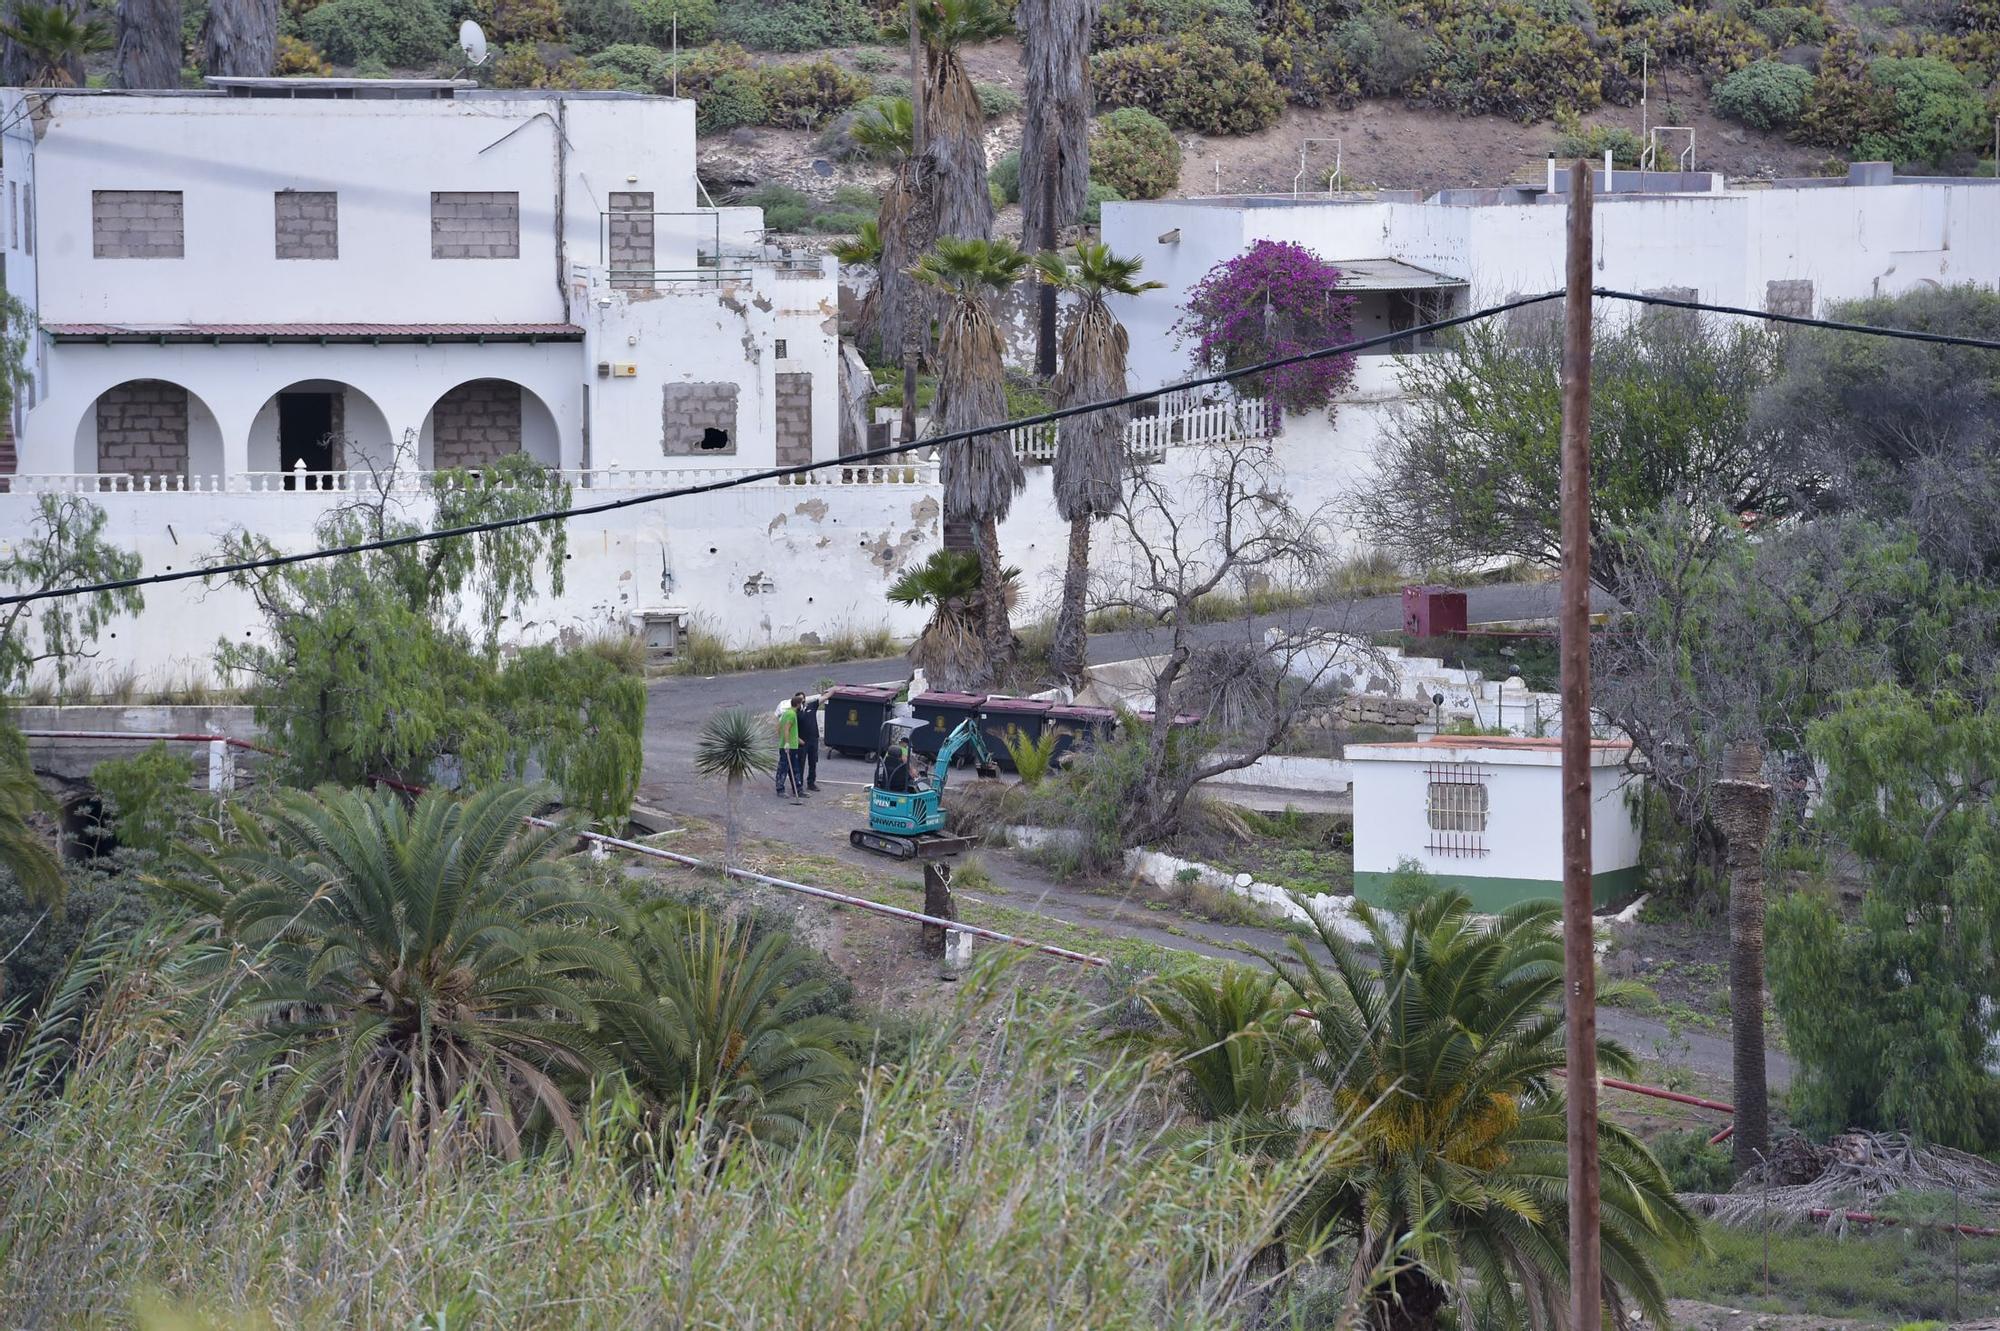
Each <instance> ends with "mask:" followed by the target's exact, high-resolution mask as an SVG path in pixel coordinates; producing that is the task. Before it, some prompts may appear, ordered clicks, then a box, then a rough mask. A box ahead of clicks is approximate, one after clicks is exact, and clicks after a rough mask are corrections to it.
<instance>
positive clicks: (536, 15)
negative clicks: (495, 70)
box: [447, 0, 563, 44]
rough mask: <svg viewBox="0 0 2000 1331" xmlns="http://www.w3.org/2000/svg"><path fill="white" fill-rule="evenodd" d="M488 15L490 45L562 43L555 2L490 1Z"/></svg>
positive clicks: (560, 18)
mask: <svg viewBox="0 0 2000 1331" xmlns="http://www.w3.org/2000/svg"><path fill="white" fill-rule="evenodd" d="M488 12H489V15H490V17H489V18H488V19H487V22H486V30H487V37H488V38H489V39H490V40H492V41H494V42H497V43H503V44H506V43H513V42H555V41H560V40H562V35H563V13H562V5H561V4H560V3H559V2H558V0H492V4H491V6H490V8H489V11H488ZM447 21H449V15H447Z"/></svg>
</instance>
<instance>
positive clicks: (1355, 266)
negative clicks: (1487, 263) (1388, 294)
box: [1333, 259, 1466, 291]
mask: <svg viewBox="0 0 2000 1331" xmlns="http://www.w3.org/2000/svg"><path fill="white" fill-rule="evenodd" d="M1333 266H1334V267H1336V268H1338V269H1339V270H1340V289H1341V290H1342V291H1408V290H1410V289H1412V288H1415V287H1462V286H1465V285H1466V281H1465V279H1464V278H1462V277H1447V276H1446V275H1445V274H1443V273H1438V272H1433V271H1431V270H1430V269H1428V268H1419V267H1417V266H1416V265H1415V264H1413V263H1404V262H1403V261H1402V260H1401V259H1335V260H1333Z"/></svg>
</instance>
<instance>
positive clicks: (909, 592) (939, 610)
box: [889, 550, 1020, 692]
mask: <svg viewBox="0 0 2000 1331" xmlns="http://www.w3.org/2000/svg"><path fill="white" fill-rule="evenodd" d="M1001 576H1002V580H1003V584H1004V586H1005V587H1006V589H1007V591H1008V593H1010V594H1011V593H1012V591H1013V589H1014V586H1015V579H1017V578H1018V577H1019V576H1020V574H1019V572H1018V571H1017V570H1015V569H1011V568H1010V569H1006V570H1004V571H1003V572H1002V575H1001ZM983 585H984V584H983V580H982V576H981V564H980V558H979V556H978V555H976V554H973V553H972V552H971V551H969V550H934V551H932V552H931V557H930V558H929V559H926V560H925V561H924V562H923V563H921V564H918V565H917V566H915V567H914V568H908V569H905V570H903V574H902V576H901V577H899V578H897V579H896V581H895V582H894V583H892V584H891V585H890V587H889V599H890V600H892V601H894V602H895V603H896V604H898V605H909V606H917V607H920V608H922V609H926V610H929V611H930V612H931V617H930V619H929V621H927V622H926V623H925V624H924V627H923V631H922V632H921V633H919V634H918V635H917V640H916V641H915V642H913V643H911V644H910V660H911V661H912V662H913V663H914V664H916V665H918V666H921V667H922V668H923V672H924V675H925V677H926V678H927V679H929V680H930V681H931V686H932V687H933V688H940V689H951V690H956V691H960V692H963V691H965V690H969V689H974V688H977V687H979V686H981V685H984V684H989V683H991V682H992V669H991V661H990V660H989V658H988V655H987V651H986V616H985V611H984V608H983V607H984V601H983V599H982V598H983V594H984V593H983V591H982V588H983Z"/></svg>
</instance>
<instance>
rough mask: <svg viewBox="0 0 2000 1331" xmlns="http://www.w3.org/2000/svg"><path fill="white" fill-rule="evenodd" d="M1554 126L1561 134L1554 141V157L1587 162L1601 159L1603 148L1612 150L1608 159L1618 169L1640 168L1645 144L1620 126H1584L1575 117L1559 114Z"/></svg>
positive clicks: (1602, 158) (1602, 157)
mask: <svg viewBox="0 0 2000 1331" xmlns="http://www.w3.org/2000/svg"><path fill="white" fill-rule="evenodd" d="M1556 126H1557V128H1559V129H1560V130H1561V131H1562V133H1561V134H1560V135H1559V136H1558V137H1557V139H1556V156H1558V157H1587V158H1589V159H1590V160H1592V161H1594V162H1596V161H1602V160H1604V151H1605V149H1607V148H1608V149H1610V150H1611V160H1612V162H1613V163H1614V164H1616V165H1620V166H1637V165H1639V154H1640V153H1641V152H1643V151H1645V147H1646V145H1645V144H1644V143H1642V142H1641V141H1640V139H1639V136H1638V135H1637V134H1635V133H1633V132H1632V131H1631V130H1629V129H1626V128H1624V127H1623V126H1620V125H1585V124H1582V123H1581V122H1580V121H1578V120H1577V118H1576V117H1575V115H1573V114H1569V115H1563V114H1558V115H1557V116H1556Z"/></svg>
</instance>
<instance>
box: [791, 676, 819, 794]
mask: <svg viewBox="0 0 2000 1331" xmlns="http://www.w3.org/2000/svg"><path fill="white" fill-rule="evenodd" d="M819 704H820V695H819V694H817V693H815V694H813V695H812V696H811V697H807V696H806V695H804V694H799V695H798V696H797V697H796V698H794V699H793V700H792V706H793V708H794V709H795V710H796V711H797V712H798V714H799V745H800V747H801V748H802V749H803V750H804V752H805V764H806V789H807V790H818V789H819Z"/></svg>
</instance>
